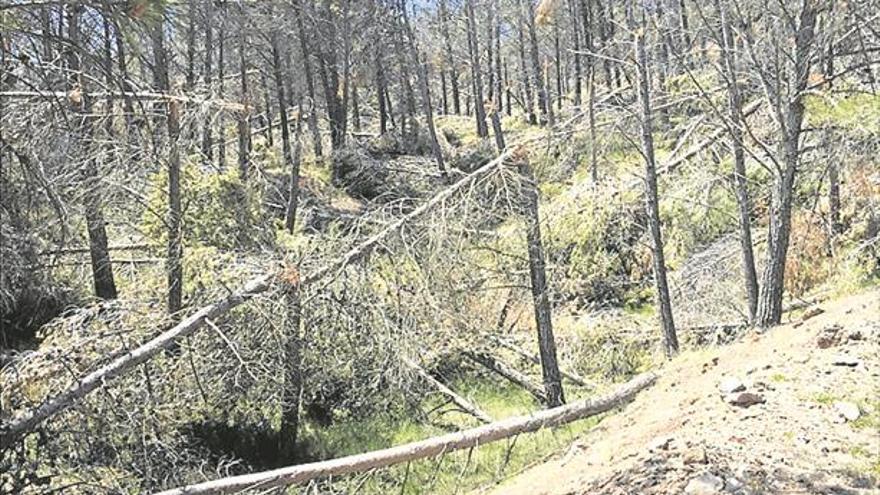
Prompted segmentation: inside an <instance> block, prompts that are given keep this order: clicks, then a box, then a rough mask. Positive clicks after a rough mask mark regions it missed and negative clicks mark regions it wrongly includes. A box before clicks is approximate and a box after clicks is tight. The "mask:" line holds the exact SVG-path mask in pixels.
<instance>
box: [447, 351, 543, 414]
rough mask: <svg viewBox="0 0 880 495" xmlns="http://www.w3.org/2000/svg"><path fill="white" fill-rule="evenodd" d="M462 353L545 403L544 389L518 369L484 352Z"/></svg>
mask: <svg viewBox="0 0 880 495" xmlns="http://www.w3.org/2000/svg"><path fill="white" fill-rule="evenodd" d="M464 355H465V356H466V357H467V358H468V359H470V360H471V361H473V362H475V363H477V364H481V365H483V366H484V367H485V368H486V369H489V370H491V371H494V372H495V373H497V374H499V375H501V376H502V377H504V378H506V379H507V380H508V381H510V382H512V383H514V384H516V385H519V386H520V387H522V388H524V389H526V390H527V391H528V392H529V393H530V394H532V395H533V396H535V398H536V399H538V400H539V401H540V402H541V403H542V404H546V403H547V394H545V393H544V389H543V388H542V387H541V386H540V385H538V384H537V383H534V382H532V381H531V380H529V377H527V376H526V375H523V374H522V373H520V372H519V371H517V370H515V369H513V368H511V367H510V366H508V365H506V364H504V363H503V362H501V361H499V360H498V359H495V358H494V357H492V356H490V355H488V354H486V353H477V352H465V353H464Z"/></svg>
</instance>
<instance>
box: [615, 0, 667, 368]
mask: <svg viewBox="0 0 880 495" xmlns="http://www.w3.org/2000/svg"><path fill="white" fill-rule="evenodd" d="M636 5H637V4H634V5H632V8H633V9H635V8H636ZM634 16H635V13H634V12H632V9H630V10H629V13H628V16H627V17H628V18H629V19H628V20H629V25H630V30H631V31H632V32H633V33H634V38H635V40H634V42H635V51H636V65H637V69H638V80H639V81H638V82H639V104H640V106H641V109H640V110H641V111H640V114H641V115H640V120H641V122H640V124H641V128H642V133H641V134H642V136H641V138H642V153H643V154H644V157H645V189H646V194H645V202H646V207H647V210H648V223H649V227H650V231H651V241H652V248H653V254H654V256H653V259H654V283H655V286H656V289H657V304H658V306H659V310H660V323H661V325H662V327H663V337H664V344H665V348H666V355H667V356H669V357H671V356H673V355H675V354H677V353H678V337H677V335H676V332H675V322H674V320H673V318H672V302H671V299H670V297H669V284H668V282H667V280H666V259H665V257H664V255H663V237H662V235H661V232H660V202H659V199H658V197H657V196H658V195H657V167H656V162H655V159H654V130H653V126H652V118H653V116H652V115H651V94H650V84H651V81H650V76H649V75H648V55H647V50H646V49H645V36H646V31H647V29H648V22H647V19H646V17H647V14H646V13H645V12H644V11H642V12H641V16H640V17H641V20H640V22H639V24H638V25H636V21H635V17H634Z"/></svg>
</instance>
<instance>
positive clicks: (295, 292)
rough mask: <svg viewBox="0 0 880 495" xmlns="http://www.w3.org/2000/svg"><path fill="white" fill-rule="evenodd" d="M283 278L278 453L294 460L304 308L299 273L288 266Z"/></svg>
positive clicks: (301, 371) (301, 389) (300, 391)
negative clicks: (281, 384)
mask: <svg viewBox="0 0 880 495" xmlns="http://www.w3.org/2000/svg"><path fill="white" fill-rule="evenodd" d="M282 278H284V283H285V288H284V304H285V306H286V310H287V311H286V316H285V319H286V321H285V329H286V334H285V335H284V388H283V390H282V393H281V428H280V431H279V435H278V443H279V445H278V447H279V449H278V450H279V452H281V454H282V455H283V456H285V457H286V458H287V459H293V458H294V454H295V449H296V440H297V434H298V433H299V419H300V418H299V410H300V402H301V397H302V392H303V382H304V377H303V369H302V368H303V367H302V356H303V338H302V329H301V326H302V325H301V320H302V318H301V317H302V314H301V311H302V307H301V305H300V293H299V292H300V291H299V283H300V280H299V272H298V271H297V270H296V268H295V267H287V268H286V269H285V271H284V273H283V274H282Z"/></svg>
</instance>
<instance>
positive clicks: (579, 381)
mask: <svg viewBox="0 0 880 495" xmlns="http://www.w3.org/2000/svg"><path fill="white" fill-rule="evenodd" d="M487 335H488V334H487ZM488 337H489V338H490V339H491V340H492V341H493V342H496V343H497V344H498V345H500V346H501V347H504V348H506V349H509V350H511V351H513V352H515V353H517V354H519V355H520V356H522V357H524V358H526V359H528V360H529V361H531V362H533V363H535V364H541V359H540V358H539V357H538V356H537V355H536V354H532V353H530V352H529V351H527V350H525V349H523V348H522V347H520V346H518V345H516V344H514V343H513V342H510V341H508V340H505V339H503V338H501V337H496V336H494V335H488ZM559 374H561V375H562V377H563V378H566V379H568V380H569V381H570V382H572V383H574V384H575V385H580V386H581V387H587V388H596V386H595V385H594V384H592V383H590V382H588V381H587V379H586V378H583V377H582V376H580V375H578V374H577V373H574V372H571V371H566V370H564V369H562V368H559Z"/></svg>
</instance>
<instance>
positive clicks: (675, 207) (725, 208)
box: [660, 165, 738, 268]
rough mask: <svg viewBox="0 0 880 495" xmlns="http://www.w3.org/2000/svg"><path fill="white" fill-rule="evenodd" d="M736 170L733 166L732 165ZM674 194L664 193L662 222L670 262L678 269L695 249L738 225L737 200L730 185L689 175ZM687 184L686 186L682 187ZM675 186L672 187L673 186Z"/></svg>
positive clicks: (661, 210)
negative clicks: (685, 182)
mask: <svg viewBox="0 0 880 495" xmlns="http://www.w3.org/2000/svg"><path fill="white" fill-rule="evenodd" d="M729 168H731V169H732V165H731V166H730V167H729ZM687 179H690V180H691V183H688V184H681V182H682V181H680V180H678V179H677V180H676V185H677V186H679V187H678V188H677V189H676V190H675V191H674V192H672V193H671V194H661V199H660V221H661V222H662V224H663V237H664V245H665V254H666V257H667V263H668V265H669V266H670V267H672V268H676V267H677V266H678V265H679V264H680V263H681V262H683V261H684V260H685V259H687V257H688V256H689V255H690V254H691V253H693V252H694V250H695V249H696V248H697V247H699V246H701V245H704V244H706V243H709V242H711V241H713V240H715V239H716V238H718V237H719V236H721V235H723V234H725V233H727V232H730V231H732V230H735V229H736V228H737V225H738V222H737V203H736V198H735V197H734V195H733V193H732V191H731V190H730V188H727V187H724V186H723V184H722V183H720V182H719V181H716V180H711V178H709V181H710V182H709V184H704V183H702V182H704V181H706V180H707V177H705V176H697V177H688V178H685V179H684V180H687ZM682 186H683V187H682ZM670 188H671V186H670Z"/></svg>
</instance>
